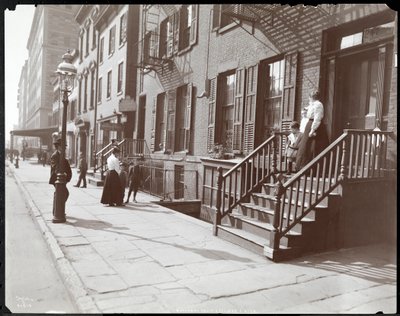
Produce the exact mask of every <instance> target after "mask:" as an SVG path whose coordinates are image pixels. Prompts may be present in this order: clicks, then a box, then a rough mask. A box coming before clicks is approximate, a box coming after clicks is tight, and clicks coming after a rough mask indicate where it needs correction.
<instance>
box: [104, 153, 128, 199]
mask: <svg viewBox="0 0 400 316" xmlns="http://www.w3.org/2000/svg"><path fill="white" fill-rule="evenodd" d="M118 155H119V149H118V148H117V147H114V148H113V150H112V154H111V155H110V157H108V158H107V167H108V171H107V175H106V178H105V180H104V187H103V194H102V196H101V201H100V202H101V203H102V204H108V205H109V206H114V205H117V206H122V202H123V196H122V188H121V181H120V179H119V172H120V166H119V159H118Z"/></svg>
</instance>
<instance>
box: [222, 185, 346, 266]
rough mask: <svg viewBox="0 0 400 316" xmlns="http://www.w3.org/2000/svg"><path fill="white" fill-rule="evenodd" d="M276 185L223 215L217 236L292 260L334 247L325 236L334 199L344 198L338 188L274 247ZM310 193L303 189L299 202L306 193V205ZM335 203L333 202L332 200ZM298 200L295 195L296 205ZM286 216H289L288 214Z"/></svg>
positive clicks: (273, 256) (266, 187)
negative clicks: (272, 246)
mask: <svg viewBox="0 0 400 316" xmlns="http://www.w3.org/2000/svg"><path fill="white" fill-rule="evenodd" d="M274 190H275V185H274V184H273V183H266V184H264V185H263V186H262V188H261V190H260V191H261V192H256V193H252V194H251V196H250V201H249V202H246V203H240V204H239V206H238V207H237V208H236V209H234V210H233V211H232V213H230V214H227V216H226V217H225V218H223V220H222V223H221V225H218V227H217V235H218V236H219V237H221V238H222V239H225V240H227V241H230V242H232V243H234V244H237V245H239V246H241V247H243V248H246V249H249V250H250V251H253V252H255V253H258V254H261V255H264V256H266V257H267V258H269V259H271V260H273V261H276V262H278V261H283V260H289V259H293V258H296V257H300V256H303V255H305V254H308V253H312V252H318V251H323V250H327V248H329V247H330V245H328V243H327V241H326V240H325V239H326V237H325V235H324V233H325V231H326V229H327V226H328V225H329V220H330V216H331V215H330V214H331V213H332V209H333V208H334V207H332V205H333V206H336V205H337V203H331V204H332V205H331V208H329V207H328V205H329V201H330V200H331V199H337V198H340V196H339V194H338V193H337V190H334V192H332V193H331V194H330V195H329V196H328V197H327V198H325V199H324V200H322V201H321V202H320V203H319V204H318V205H317V206H316V207H315V209H313V210H312V211H311V212H310V213H308V214H307V215H306V216H305V217H304V218H303V219H302V220H301V222H300V223H299V224H297V225H295V226H294V227H293V228H292V229H291V231H290V232H289V233H288V234H286V235H285V236H283V237H282V238H281V240H280V246H279V249H278V250H274V249H272V248H271V247H270V236H271V232H272V231H273V226H272V223H273V218H274V206H275V197H274ZM310 194H311V195H312V194H315V191H312V192H310V191H309V189H308V188H306V189H305V190H304V189H299V197H301V199H300V198H299V199H298V203H301V202H299V201H302V200H303V195H304V196H305V199H304V200H305V203H304V204H305V205H307V204H308V202H307V200H308V198H309V196H310ZM332 202H333V201H332ZM294 203H295V199H294V198H292V204H294ZM286 211H287V210H286V209H285V213H284V215H283V218H284V220H286V219H287V213H286Z"/></svg>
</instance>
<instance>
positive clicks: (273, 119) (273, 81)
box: [263, 59, 285, 139]
mask: <svg viewBox="0 0 400 316" xmlns="http://www.w3.org/2000/svg"><path fill="white" fill-rule="evenodd" d="M268 69H269V71H268ZM284 70H285V69H284V61H283V59H282V60H279V61H275V62H272V63H270V64H268V65H267V71H266V72H265V73H264V76H265V77H264V80H265V82H267V87H266V89H265V94H264V104H263V105H264V106H263V109H264V115H263V117H264V120H263V121H264V128H263V134H264V139H267V138H268V137H269V136H271V135H272V132H273V131H274V129H279V126H280V113H281V106H282V92H283V76H284Z"/></svg>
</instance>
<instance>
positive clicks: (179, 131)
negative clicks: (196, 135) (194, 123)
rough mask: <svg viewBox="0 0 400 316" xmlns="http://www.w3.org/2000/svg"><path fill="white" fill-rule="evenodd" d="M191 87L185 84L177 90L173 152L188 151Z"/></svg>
mask: <svg viewBox="0 0 400 316" xmlns="http://www.w3.org/2000/svg"><path fill="white" fill-rule="evenodd" d="M192 91H193V85H192V84H191V83H190V84H187V85H184V86H181V87H179V88H178V89H177V94H176V123H175V133H176V137H175V151H186V152H189V151H190V146H191V139H190V138H191V120H192Z"/></svg>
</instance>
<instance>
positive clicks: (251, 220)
mask: <svg viewBox="0 0 400 316" xmlns="http://www.w3.org/2000/svg"><path fill="white" fill-rule="evenodd" d="M230 216H233V217H235V218H239V219H241V220H242V221H245V222H247V223H251V224H253V225H256V226H258V227H260V228H264V229H266V230H272V229H273V228H274V227H273V226H272V225H271V224H270V223H267V222H262V221H259V220H258V219H256V218H252V217H249V216H246V215H243V214H234V213H231V214H230ZM287 234H288V235H293V236H300V235H301V234H300V233H297V232H292V231H289V232H288V233H287Z"/></svg>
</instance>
